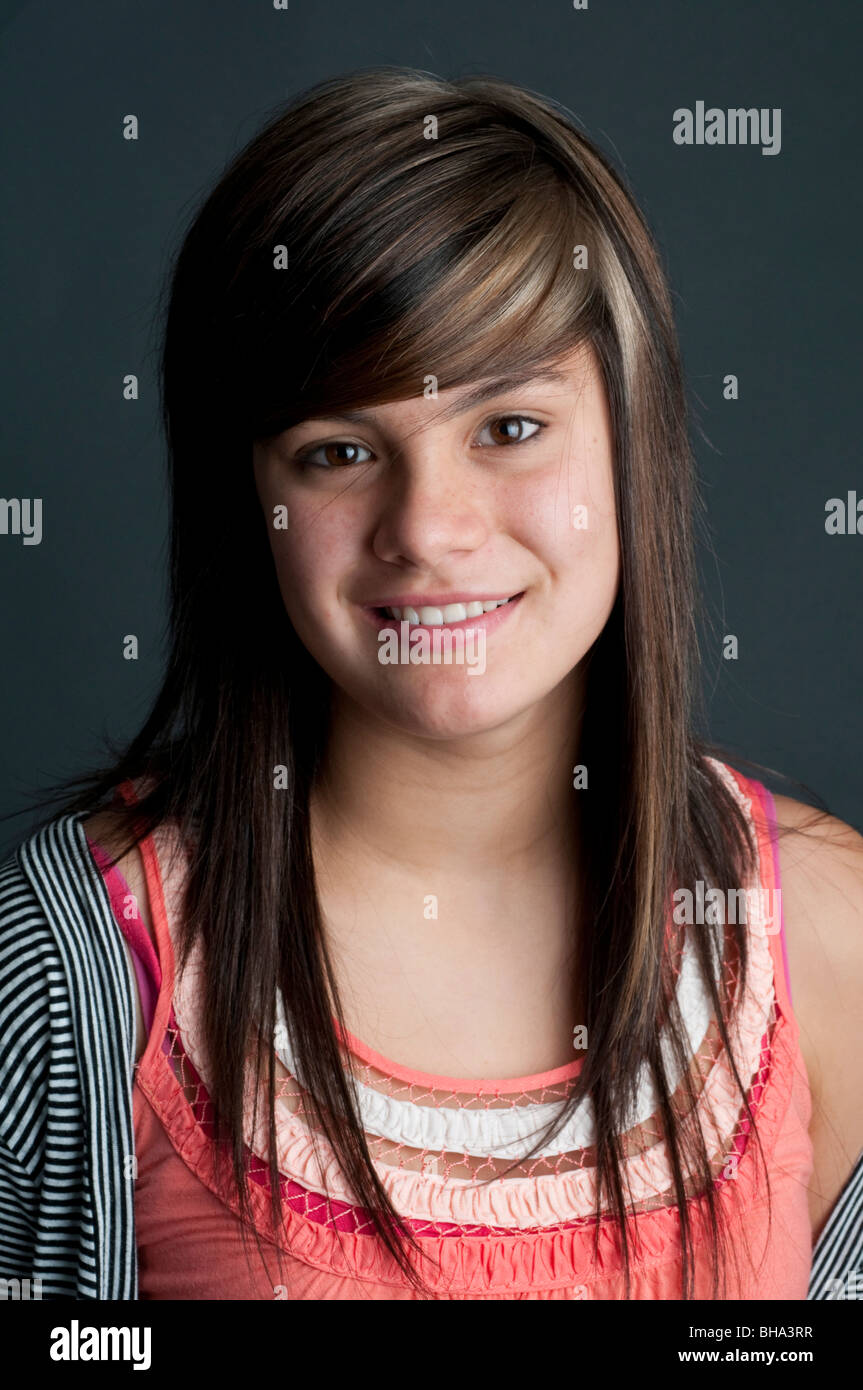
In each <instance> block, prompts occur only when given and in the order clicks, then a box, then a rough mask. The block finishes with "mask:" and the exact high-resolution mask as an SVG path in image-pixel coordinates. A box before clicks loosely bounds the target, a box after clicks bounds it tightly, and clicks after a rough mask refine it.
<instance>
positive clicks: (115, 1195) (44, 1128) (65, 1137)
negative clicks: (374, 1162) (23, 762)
mask: <svg viewBox="0 0 863 1390" xmlns="http://www.w3.org/2000/svg"><path fill="white" fill-rule="evenodd" d="M82 819H83V816H82V814H77V815H66V816H60V817H57V818H56V819H55V820H53V821H51V822H50V824H48V825H47V826H45V827H43V828H42V829H41V830H39V831H37V832H36V833H35V834H33V835H31V836H30V838H29V839H27V840H25V841H24V842H23V843H22V844H21V845H20V846H19V847H18V849H17V850H16V851H15V852H14V853H13V854H12V855H11V856H10V857H9V858H8V859H7V860H6V861H5V863H4V864H3V865H2V867H0V1279H28V1278H29V1279H31V1280H33V1279H35V1278H37V1277H38V1278H39V1279H41V1288H42V1297H43V1298H61V1297H72V1298H95V1299H135V1298H137V1297H138V1266H137V1253H136V1248H135V1210H134V1197H135V1187H134V1161H133V1156H134V1152H135V1146H134V1130H133V1124H132V1083H133V1078H134V1064H135V1027H134V1019H135V1015H134V993H133V989H134V986H133V982H132V980H131V977H130V972H129V966H128V962H127V960H126V957H125V953H124V949H123V942H122V935H121V933H120V930H119V927H118V926H117V924H116V922H115V920H114V917H113V914H112V912H111V906H110V902H109V899H108V894H107V890H106V888H105V886H104V884H103V881H102V877H101V874H100V873H99V871H98V869H97V867H96V865H95V864H94V862H93V859H92V856H91V854H90V851H89V847H88V844H87V839H86V836H85V834H84V829H83V825H82V823H81V822H82ZM808 1297H809V1298H810V1299H830V1298H855V1297H856V1298H863V1155H861V1158H860V1159H858V1162H857V1165H856V1167H855V1169H854V1172H853V1173H852V1175H851V1177H850V1178H849V1180H848V1182H847V1184H846V1186H845V1188H844V1190H843V1192H842V1194H841V1196H840V1199H839V1201H838V1202H837V1203H836V1206H835V1207H834V1209H833V1212H832V1214H831V1217H830V1220H829V1221H828V1223H827V1226H826V1228H825V1230H824V1231H823V1233H822V1235H821V1237H820V1239H819V1241H818V1244H817V1246H816V1249H815V1253H814V1259H813V1264H812V1273H811V1279H810V1284H809V1292H808Z"/></svg>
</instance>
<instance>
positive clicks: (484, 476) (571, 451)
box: [254, 345, 620, 738]
mask: <svg viewBox="0 0 863 1390" xmlns="http://www.w3.org/2000/svg"><path fill="white" fill-rule="evenodd" d="M543 370H545V369H543ZM549 371H550V372H551V374H550V375H548V376H546V375H544V374H543V375H540V376H537V377H535V378H533V379H532V380H530V381H527V380H522V381H521V384H517V383H516V384H513V382H514V380H515V379H513V380H511V381H510V382H500V381H494V382H492V381H488V380H483V381H481V382H478V383H476V384H474V385H471V386H469V387H467V388H465V387H454V388H452V389H449V390H446V391H441V392H440V393H439V395H438V396H437V397H426V396H425V395H419V396H418V397H417V398H416V399H410V400H406V401H396V402H393V403H391V404H387V405H383V406H378V407H375V408H372V409H368V410H362V411H355V412H350V413H349V414H342V415H333V416H327V417H326V418H320V419H310V420H304V421H303V422H302V423H301V424H298V425H295V426H293V427H292V428H291V429H289V430H286V431H284V433H282V434H280V435H277V436H276V437H274V438H273V439H270V440H267V441H264V442H260V443H256V444H255V446H254V468H255V479H256V484H257V490H258V495H259V497H260V500H261V505H262V507H263V510H264V515H265V517H266V518H267V521H268V525H269V536H270V545H271V547H272V551H273V557H274V560H275V565H276V572H277V575H278V582H279V587H280V589H281V593H282V598H283V600H284V604H285V608H286V610H287V613H288V616H289V618H290V620H291V622H292V624H293V626H294V628H295V630H296V632H297V635H298V636H299V638H300V640H301V641H302V642H303V643H304V645H305V646H306V647H307V649H308V651H309V652H310V653H311V655H312V656H313V657H314V658H315V660H316V661H317V662H318V664H319V665H320V666H321V667H322V668H323V670H324V671H326V672H327V674H328V675H329V676H330V677H331V679H332V680H333V681H334V682H335V685H336V686H337V687H338V688H339V689H340V690H341V691H342V692H343V693H344V694H345V695H347V696H348V697H349V698H350V699H351V700H352V701H354V702H355V703H356V704H357V705H358V706H360V707H361V708H362V709H364V710H365V711H367V712H368V713H369V714H370V715H372V716H374V717H375V718H379V719H383V720H384V721H385V722H387V723H389V724H391V725H393V726H395V727H397V728H399V729H402V730H405V731H407V732H410V733H413V734H418V735H423V736H426V737H432V738H454V737H459V736H464V735H468V734H474V733H480V732H482V731H484V730H488V729H492V728H497V727H500V726H501V725H503V724H505V723H506V722H507V721H508V720H511V719H513V718H515V717H516V716H517V715H519V714H522V713H523V712H525V711H527V710H529V709H531V708H532V707H533V706H537V705H539V704H540V702H542V701H543V700H544V699H545V698H546V697H547V696H549V695H550V693H551V692H552V691H553V690H554V689H555V687H556V686H558V685H559V683H560V682H561V681H563V680H564V678H565V677H566V676H567V675H568V674H569V673H571V672H572V671H573V670H574V668H575V667H576V666H577V665H578V663H579V662H580V661H581V659H582V657H583V656H584V655H585V654H586V653H587V651H588V650H589V649H590V647H591V646H592V644H593V642H594V641H595V640H596V638H597V637H598V636H599V634H600V632H601V631H602V629H603V627H604V626H605V623H606V621H607V619H608V616H609V614H610V612H611V610H612V607H613V605H614V599H615V596H616V593H617V587H618V580H619V564H620V557H619V548H618V537H617V523H616V516H615V504H614V481H613V468H614V458H613V440H612V435H611V422H610V417H609V412H608V404H607V399H606V394H605V389H604V386H603V382H602V377H601V374H600V370H599V365H598V361H597V359H596V356H595V354H594V352H593V349H592V348H591V347H589V346H586V345H585V346H581V347H579V348H577V349H575V350H574V351H573V352H571V353H569V354H568V355H567V356H565V357H562V358H559V359H558V360H557V362H556V363H555V365H554V368H553V369H549ZM501 599H506V600H509V602H507V603H506V604H505V605H504V606H503V607H501V608H499V609H496V610H492V611H486V610H485V609H483V610H482V611H481V612H479V611H478V609H477V606H476V605H477V604H480V603H490V602H491V601H493V600H501ZM469 605H473V606H469ZM390 608H395V609H396V610H397V612H396V614H392V615H388V614H387V611H386V610H388V609H390ZM398 610H400V611H398ZM405 610H407V611H405ZM382 632H383V633H384V637H382V636H381V633H382ZM387 633H389V634H391V635H390V636H388V637H387V636H386V634H387ZM448 649H449V655H450V660H449V662H447V660H446V655H447V650H448ZM423 650H424V653H425V655H423ZM436 652H437V654H436Z"/></svg>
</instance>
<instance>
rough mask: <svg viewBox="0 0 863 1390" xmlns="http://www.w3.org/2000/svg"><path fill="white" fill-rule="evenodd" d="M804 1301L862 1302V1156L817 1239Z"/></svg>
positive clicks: (862, 1155)
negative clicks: (837, 1300) (851, 1300)
mask: <svg viewBox="0 0 863 1390" xmlns="http://www.w3.org/2000/svg"><path fill="white" fill-rule="evenodd" d="M807 1298H812V1299H828V1298H829V1299H854V1300H857V1301H859V1300H861V1299H863V1154H861V1155H860V1157H859V1158H858V1160H857V1163H856V1164H855V1166H854V1171H853V1172H852V1174H851V1176H850V1178H849V1179H848V1181H847V1182H846V1184H845V1186H844V1187H843V1189H842V1191H841V1193H840V1194H839V1200H838V1201H837V1203H836V1205H835V1206H834V1208H833V1211H832V1212H831V1213H830V1218H829V1220H828V1222H827V1224H826V1226H825V1227H824V1230H823V1231H822V1232H821V1235H820V1236H819V1238H818V1244H817V1245H816V1247H815V1254H814V1256H813V1259H812V1272H811V1274H810V1276H809V1293H808V1294H807Z"/></svg>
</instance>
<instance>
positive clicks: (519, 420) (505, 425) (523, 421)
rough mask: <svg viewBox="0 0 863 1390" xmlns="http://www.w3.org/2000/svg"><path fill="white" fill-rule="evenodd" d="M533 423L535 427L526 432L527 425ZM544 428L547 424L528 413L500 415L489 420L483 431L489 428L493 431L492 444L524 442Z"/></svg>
mask: <svg viewBox="0 0 863 1390" xmlns="http://www.w3.org/2000/svg"><path fill="white" fill-rule="evenodd" d="M531 425H532V426H533V429H532V430H531V431H530V432H529V433H525V426H531ZM542 429H545V426H544V425H543V424H542V423H541V421H539V420H532V419H531V418H530V417H529V416H527V415H498V416H497V417H496V418H495V419H494V420H490V421H489V423H488V424H487V425H486V426H485V427H484V431H483V432H485V430H488V431H489V432H490V433H491V435H492V438H491V439H490V440H489V441H488V442H489V443H491V444H522V443H523V442H524V441H525V440H527V439H533V438H534V437H535V436H536V435H537V434H539V432H540V430H542ZM481 442H483V443H485V442H486V441H481Z"/></svg>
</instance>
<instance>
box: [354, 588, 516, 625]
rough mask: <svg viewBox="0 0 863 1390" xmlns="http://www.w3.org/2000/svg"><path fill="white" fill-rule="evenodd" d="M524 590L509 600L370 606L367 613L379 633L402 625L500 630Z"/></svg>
mask: <svg viewBox="0 0 863 1390" xmlns="http://www.w3.org/2000/svg"><path fill="white" fill-rule="evenodd" d="M525 592H526V591H525V590H524V589H522V590H521V592H520V593H517V594H511V595H510V597H509V598H497V599H485V600H482V599H474V600H472V601H470V602H466V603H447V604H443V605H436V606H432V605H428V604H423V605H421V606H420V607H418V608H414V607H412V606H411V605H410V604H404V605H401V606H396V605H392V606H389V607H369V608H367V609H366V610H365V611H366V614H367V616H368V618H369V619H371V621H372V623H374V625H375V626H376V627H377V628H378V630H380V629H381V628H384V627H392V626H393V625H399V624H401V623H407V624H408V626H409V628H410V629H411V630H413V629H414V628H417V629H419V628H431V629H434V628H444V629H449V628H464V629H468V628H472V627H476V628H486V627H487V628H488V629H489V631H491V629H492V628H495V627H497V626H498V625H499V624H500V623H501V622H502V621H503V620H504V617H505V615H506V614H508V613H509V612H510V611H511V610H512V609H514V608H515V607H517V605H518V604H519V603H520V601H521V600H522V599H523V598H524V595H525Z"/></svg>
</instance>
